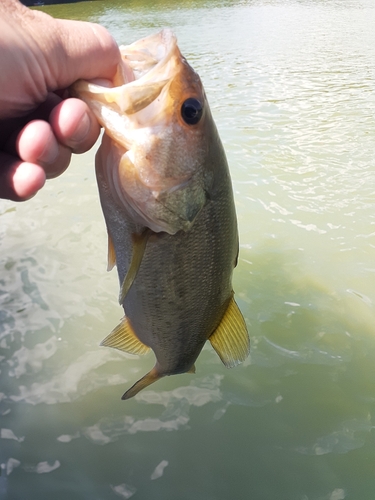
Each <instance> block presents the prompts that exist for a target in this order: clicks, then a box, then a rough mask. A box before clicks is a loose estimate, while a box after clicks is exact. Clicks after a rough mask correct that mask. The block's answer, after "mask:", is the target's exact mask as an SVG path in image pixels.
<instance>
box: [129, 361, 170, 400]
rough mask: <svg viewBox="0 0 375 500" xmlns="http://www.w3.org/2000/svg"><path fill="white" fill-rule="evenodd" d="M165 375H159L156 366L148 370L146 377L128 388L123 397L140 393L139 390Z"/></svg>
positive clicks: (130, 396)
mask: <svg viewBox="0 0 375 500" xmlns="http://www.w3.org/2000/svg"><path fill="white" fill-rule="evenodd" d="M162 377H163V375H159V373H158V372H157V370H156V368H155V367H154V368H153V369H152V370H151V371H150V372H148V373H147V374H146V375H145V376H144V377H142V378H141V379H139V380H138V382H136V383H135V384H134V385H133V386H132V387H130V389H128V390H127V391H126V392H125V394H124V395H123V396H122V398H121V399H130V398H132V397H133V396H135V395H136V394H138V392H139V391H141V390H142V389H144V388H145V387H147V386H148V385H150V384H153V383H154V382H156V381H157V380H159V378H162Z"/></svg>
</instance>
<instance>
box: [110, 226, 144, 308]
mask: <svg viewBox="0 0 375 500" xmlns="http://www.w3.org/2000/svg"><path fill="white" fill-rule="evenodd" d="M151 232H152V231H151V230H150V229H145V230H144V231H143V233H142V234H140V235H133V250H132V257H131V261H130V266H129V269H128V272H127V273H126V276H125V278H124V281H123V282H122V285H121V290H120V296H119V299H118V300H119V303H120V305H122V303H123V302H124V300H125V297H126V295H127V293H128V291H129V290H130V287H131V286H132V284H133V282H134V280H135V277H136V276H137V273H138V270H139V267H140V265H141V262H142V259H143V255H144V253H145V249H146V245H147V241H148V238H149V237H150V235H151Z"/></svg>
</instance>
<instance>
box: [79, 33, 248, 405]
mask: <svg viewBox="0 0 375 500" xmlns="http://www.w3.org/2000/svg"><path fill="white" fill-rule="evenodd" d="M120 51H121V64H120V65H119V68H118V70H117V73H116V76H115V77H114V79H113V81H107V80H106V81H102V80H96V81H84V80H79V81H78V82H76V83H75V84H74V86H73V89H72V93H73V95H76V96H77V97H79V98H80V99H82V100H84V101H85V102H86V103H87V104H88V106H89V107H90V109H91V110H92V111H93V113H94V114H95V116H96V118H97V119H98V121H99V123H100V124H101V125H102V126H103V127H104V134H103V138H102V142H101V145H100V147H99V149H98V151H97V153H96V158H95V165H96V177H97V183H98V189H99V197H100V202H101V206H102V211H103V214H104V218H105V222H106V226H107V233H108V270H111V269H112V268H113V267H114V266H115V265H116V266H117V271H118V277H119V283H120V294H119V303H120V305H122V306H123V309H124V312H125V316H124V317H123V319H122V320H121V322H120V324H119V325H118V326H116V327H115V328H114V329H113V330H112V332H111V333H110V334H109V335H108V336H107V337H106V338H105V339H104V340H103V342H102V343H101V345H103V346H109V347H113V348H116V349H119V350H122V351H125V352H128V353H131V354H137V355H142V354H146V353H147V352H149V351H150V350H152V351H153V352H154V354H155V358H156V363H155V366H154V367H153V368H152V369H151V370H150V371H149V372H148V373H147V374H146V375H144V376H143V377H142V378H141V379H140V380H138V381H137V382H136V383H135V384H134V385H133V386H132V387H131V388H130V389H128V390H127V391H126V392H125V393H124V395H123V396H122V399H124V400H125V399H129V398H131V397H133V396H135V395H136V394H137V393H138V392H139V391H140V390H142V389H144V388H145V387H147V386H149V385H150V384H152V383H153V382H155V381H157V380H159V379H160V378H161V377H164V376H167V375H176V374H182V373H195V362H196V360H197V358H198V356H199V354H200V352H201V350H202V348H203V346H204V345H205V343H206V341H207V340H209V341H210V343H211V345H212V347H213V348H214V350H215V351H216V352H217V354H218V355H219V357H220V359H221V360H222V362H223V363H224V365H225V366H226V367H228V368H230V367H234V366H236V365H238V364H239V363H241V362H242V361H244V360H245V359H246V358H247V356H248V355H249V351H250V340H249V335H248V331H247V327H246V322H245V320H244V317H243V315H242V314H241V312H240V309H239V307H238V305H237V303H236V302H235V299H234V292H233V287H232V274H233V270H234V268H235V267H236V265H237V260H238V252H239V237H238V229H237V218H236V210H235V205H234V198H233V190H232V183H231V178H230V173H229V168H228V163H227V159H226V155H225V152H224V148H223V145H222V143H221V140H220V138H219V134H218V131H217V128H216V125H215V123H214V120H213V118H212V114H211V111H210V108H209V104H208V101H207V97H206V93H205V91H204V88H203V85H202V82H201V79H200V77H199V75H198V74H197V73H196V72H195V71H194V69H193V68H192V67H191V66H190V65H189V63H188V62H187V60H186V59H185V57H183V56H182V54H181V52H180V50H179V47H178V45H177V39H176V36H175V35H174V33H173V32H172V30H170V29H168V28H165V29H163V30H162V31H160V32H158V33H156V34H152V35H150V36H147V37H145V38H143V39H141V40H138V41H137V42H135V43H132V44H130V45H127V46H120Z"/></svg>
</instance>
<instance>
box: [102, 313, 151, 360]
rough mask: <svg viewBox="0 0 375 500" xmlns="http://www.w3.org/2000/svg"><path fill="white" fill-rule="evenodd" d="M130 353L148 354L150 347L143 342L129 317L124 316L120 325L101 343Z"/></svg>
mask: <svg viewBox="0 0 375 500" xmlns="http://www.w3.org/2000/svg"><path fill="white" fill-rule="evenodd" d="M100 345H103V346H107V347H114V348H115V349H119V350H120V351H125V352H128V353H130V354H146V353H147V352H148V351H149V350H150V348H149V347H148V346H147V345H145V344H143V343H142V342H141V341H140V340H139V338H138V337H137V336H136V334H135V333H134V331H133V328H132V327H131V325H130V323H129V321H128V319H127V318H126V317H124V318H122V320H121V322H120V324H119V325H117V326H116V328H114V329H113V330H112V331H111V333H110V334H109V335H108V336H107V337H106V338H105V339H104V340H103V341H102V342H101V343H100Z"/></svg>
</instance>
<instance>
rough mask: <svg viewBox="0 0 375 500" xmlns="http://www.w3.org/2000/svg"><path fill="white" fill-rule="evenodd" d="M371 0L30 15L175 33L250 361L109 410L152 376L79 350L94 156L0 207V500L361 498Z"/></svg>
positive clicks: (98, 313) (373, 334) (130, 33)
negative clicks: (230, 232) (231, 259)
mask: <svg viewBox="0 0 375 500" xmlns="http://www.w3.org/2000/svg"><path fill="white" fill-rule="evenodd" d="M374 7H375V5H374V3H373V1H372V0H345V1H342V0H326V1H323V0H310V1H308V0H306V1H303V0H300V1H288V0H280V1H277V0H273V1H272V0H268V1H267V0H254V1H250V0H249V1H243V2H231V1H229V0H227V1H212V2H211V1H205V2H204V1H202V2H199V1H197V0H191V1H189V0H185V1H182V2H172V1H167V0H165V1H162V2H157V3H154V2H147V0H144V1H143V2H142V1H141V0H140V1H136V0H134V1H129V2H119V1H118V2H115V1H105V2H84V3H80V4H70V5H60V6H54V7H45V8H44V10H45V11H47V12H49V13H51V14H52V15H55V16H60V17H71V18H76V19H86V20H93V21H96V22H100V23H102V24H104V25H105V26H106V27H108V28H109V30H110V31H111V32H112V33H113V35H114V36H115V38H116V39H117V41H118V42H119V43H129V42H132V41H134V40H136V39H138V38H140V37H142V36H144V35H146V34H150V33H153V32H155V31H157V30H158V29H159V28H161V27H164V26H170V27H172V28H173V29H174V31H175V32H176V33H177V35H178V38H179V43H180V47H181V49H182V52H183V53H184V54H185V55H186V56H187V58H188V59H189V61H190V62H191V63H192V65H193V66H194V67H195V69H196V70H197V71H198V72H199V74H200V75H201V77H202V80H203V82H204V85H205V88H206V91H207V94H208V97H209V100H210V103H211V107H212V110H213V114H214V117H215V119H216V122H217V125H218V128H219V131H220V134H221V137H222V140H223V142H224V145H225V148H226V151H227V155H228V159H229V163H230V166H231V172H232V178H233V184H234V189H235V196H236V205H237V210H238V217H239V225H240V234H241V253H240V261H239V266H238V268H237V270H236V273H235V277H234V286H235V290H236V293H237V298H238V302H239V305H240V307H241V309H242V311H243V313H244V315H245V318H246V321H247V323H248V326H249V331H250V334H251V339H252V351H251V357H250V359H249V360H248V361H246V362H245V363H244V364H243V365H242V366H240V367H237V368H236V369H233V370H226V369H225V368H224V367H223V366H222V364H221V362H220V360H219V358H218V357H217V355H216V354H215V353H214V352H213V350H212V349H211V347H210V346H209V345H207V346H206V348H205V349H204V351H203V352H202V354H201V356H200V357H199V359H198V362H197V364H196V366H197V373H196V375H181V376H175V377H168V378H166V379H163V380H161V381H160V382H158V383H157V384H155V385H154V386H152V388H150V389H146V390H145V391H143V392H141V393H140V394H139V395H138V396H137V397H136V398H135V399H133V400H130V401H127V402H123V401H121V400H120V396H121V395H122V393H123V392H124V390H125V389H126V388H127V387H129V385H131V383H132V382H134V381H135V380H137V379H138V378H139V376H141V375H142V374H144V373H145V372H146V371H147V370H148V369H150V367H152V366H153V356H152V354H150V355H149V356H146V357H145V358H137V357H134V356H130V355H125V354H121V353H119V352H115V351H114V350H111V349H108V348H101V347H99V346H98V344H99V342H100V341H101V340H102V338H103V337H104V336H105V335H106V334H107V333H108V332H109V331H110V329H111V328H112V327H113V326H115V325H116V324H117V322H118V320H119V319H120V317H121V316H122V311H121V309H120V307H119V306H118V304H117V294H118V283H117V276H116V272H115V271H112V273H110V274H107V273H106V271H105V268H106V233H105V227H104V223H103V219H102V214H101V210H100V207H99V202H98V196H97V190H96V183H95V178H94V169H93V157H94V151H91V152H89V153H88V154H86V155H83V156H81V157H76V158H75V159H74V161H73V163H72V166H71V168H70V169H69V170H68V172H66V173H65V174H64V175H63V176H62V177H61V178H59V179H57V180H54V181H51V182H49V183H48V185H47V186H46V188H45V189H44V190H43V191H42V192H41V193H39V194H38V195H37V196H36V197H35V198H34V199H33V200H31V201H29V202H27V203H25V204H15V203H11V202H0V215H1V218H0V231H1V234H0V238H1V239H0V245H1V257H0V270H1V271H0V301H1V302H0V304H1V305H0V321H1V323H0V356H1V357H0V363H1V375H0V376H1V380H0V393H1V394H0V399H1V401H0V409H1V416H0V429H1V430H0V463H1V464H2V474H1V477H0V498H2V499H6V500H24V499H25V500H26V499H27V500H36V499H38V500H40V499H45V498H54V499H55V500H60V499H61V500H66V499H69V500H86V499H87V500H110V499H112V498H113V499H115V498H118V497H121V498H125V499H127V498H130V497H134V499H140V500H150V499H152V500H159V499H163V500H175V499H181V500H182V499H186V500H191V499H194V500H227V499H229V498H236V499H239V500H247V499H249V498H251V499H254V500H263V499H264V500H269V499H277V500H342V499H353V500H359V499H360V500H373V499H374V498H375V433H374V430H373V429H374V425H375V305H374V301H375V195H374V192H375V155H374V152H375V126H374V113H375V97H374V96H375V93H374V91H375V80H374V78H375V74H374V68H375V62H374V61H375V30H374V21H375V9H374Z"/></svg>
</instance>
